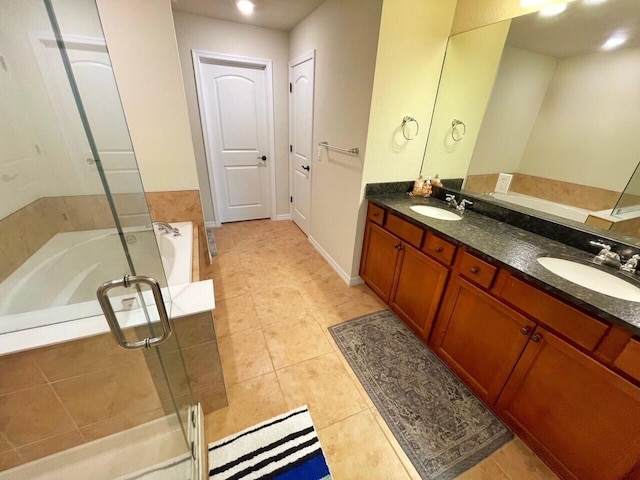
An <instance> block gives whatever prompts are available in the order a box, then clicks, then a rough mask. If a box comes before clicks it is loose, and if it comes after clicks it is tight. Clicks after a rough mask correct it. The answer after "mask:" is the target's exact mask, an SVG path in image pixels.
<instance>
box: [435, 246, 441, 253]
mask: <svg viewBox="0 0 640 480" xmlns="http://www.w3.org/2000/svg"><path fill="white" fill-rule="evenodd" d="M434 250H435V251H436V253H440V252H441V251H442V247H436V248H434Z"/></svg>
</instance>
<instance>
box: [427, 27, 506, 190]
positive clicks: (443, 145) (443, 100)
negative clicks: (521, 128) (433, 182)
mask: <svg viewBox="0 0 640 480" xmlns="http://www.w3.org/2000/svg"><path fill="white" fill-rule="evenodd" d="M510 24H511V21H510V20H506V21H503V22H500V23H495V24H493V25H490V26H487V27H485V28H482V29H476V30H472V31H469V32H465V33H463V34H460V35H456V36H454V37H452V38H451V39H450V40H449V45H448V46H447V56H446V59H445V62H444V68H443V70H442V78H441V81H440V87H439V89H438V100H437V103H436V108H435V111H434V114H433V121H432V123H431V131H430V132H429V143H428V145H427V148H426V153H425V159H424V165H423V168H422V173H423V174H424V175H427V176H431V177H433V176H434V175H436V174H439V175H440V177H442V178H462V177H464V176H465V175H466V174H467V170H468V169H469V163H470V161H471V156H472V155H473V149H474V147H475V143H476V139H477V138H478V132H479V131H480V125H481V124H482V118H483V117H484V112H485V110H486V108H487V103H488V102H489V98H490V97H491V91H492V89H493V84H494V81H495V78H496V75H497V73H498V68H499V66H500V58H501V56H502V49H503V47H504V42H505V40H506V38H507V34H508V32H509V26H510ZM453 119H457V120H459V121H462V122H464V124H465V125H466V127H462V126H458V127H456V133H455V134H456V138H460V137H459V135H463V134H464V135H463V136H462V138H461V139H460V141H455V140H454V139H453V133H454V132H453V128H452V121H453Z"/></svg>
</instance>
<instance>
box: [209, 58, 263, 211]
mask: <svg viewBox="0 0 640 480" xmlns="http://www.w3.org/2000/svg"><path fill="white" fill-rule="evenodd" d="M199 68H200V80H201V84H200V85H199V87H200V88H199V91H198V95H200V97H201V98H200V102H201V105H202V107H203V108H201V111H200V115H201V119H202V125H203V133H204V135H205V137H206V138H205V145H206V146H207V163H208V166H209V172H210V174H211V175H210V179H211V182H212V190H213V192H212V194H213V195H212V197H213V198H215V201H216V204H217V208H216V213H217V215H218V217H219V220H220V222H236V221H241V220H255V219H259V218H268V217H269V216H270V200H271V198H270V189H269V180H270V178H269V168H268V163H269V162H272V161H273V159H271V158H269V152H270V145H269V137H268V131H269V127H268V113H269V112H268V110H269V108H268V102H267V89H266V85H267V82H266V71H265V68H264V67H262V68H258V67H254V66H250V65H237V64H230V63H229V62H225V63H214V62H213V61H210V62H201V63H200V64H199Z"/></svg>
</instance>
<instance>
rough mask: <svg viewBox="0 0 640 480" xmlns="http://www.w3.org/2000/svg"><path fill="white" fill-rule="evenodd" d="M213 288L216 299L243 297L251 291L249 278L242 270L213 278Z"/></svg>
mask: <svg viewBox="0 0 640 480" xmlns="http://www.w3.org/2000/svg"><path fill="white" fill-rule="evenodd" d="M213 289H214V293H215V298H216V301H219V300H227V299H229V298H235V297H241V296H243V295H246V294H247V293H249V286H248V285H247V279H246V278H245V276H244V273H243V272H242V271H237V272H233V273H231V274H228V275H227V274H223V275H220V276H219V277H214V278H213Z"/></svg>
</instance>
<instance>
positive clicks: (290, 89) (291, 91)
mask: <svg viewBox="0 0 640 480" xmlns="http://www.w3.org/2000/svg"><path fill="white" fill-rule="evenodd" d="M289 93H293V84H292V83H291V82H289Z"/></svg>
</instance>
